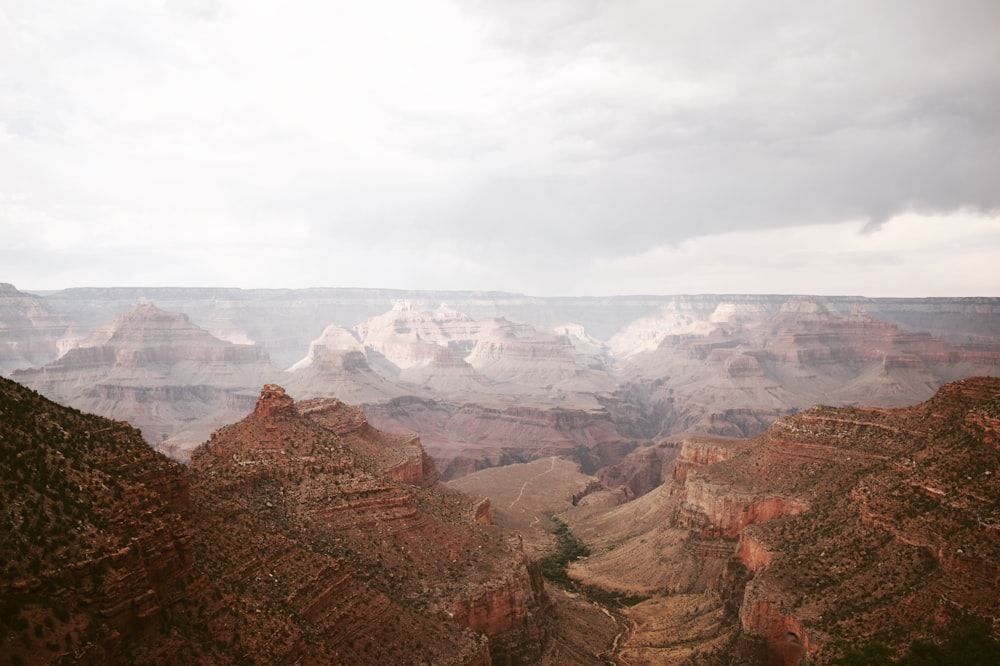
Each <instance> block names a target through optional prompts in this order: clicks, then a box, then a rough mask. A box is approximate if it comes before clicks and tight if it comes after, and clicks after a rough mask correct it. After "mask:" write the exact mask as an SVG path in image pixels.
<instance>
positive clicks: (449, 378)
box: [0, 287, 1000, 488]
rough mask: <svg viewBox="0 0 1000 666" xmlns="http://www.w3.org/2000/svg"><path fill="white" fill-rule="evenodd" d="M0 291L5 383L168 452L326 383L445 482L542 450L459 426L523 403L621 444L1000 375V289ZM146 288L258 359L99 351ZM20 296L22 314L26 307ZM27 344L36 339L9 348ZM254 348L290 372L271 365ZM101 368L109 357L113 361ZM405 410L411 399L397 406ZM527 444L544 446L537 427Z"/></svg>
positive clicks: (316, 392)
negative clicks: (776, 292)
mask: <svg viewBox="0 0 1000 666" xmlns="http://www.w3.org/2000/svg"><path fill="white" fill-rule="evenodd" d="M4 293H6V294H7V295H8V297H9V298H8V300H9V301H10V303H14V304H16V306H17V307H14V306H11V307H14V309H11V310H4V309H2V308H0V343H2V342H3V340H4V338H3V336H4V335H5V333H4V327H6V330H7V331H8V332H9V331H15V330H17V331H22V332H24V331H29V332H31V334H30V335H28V336H27V337H25V335H27V334H25V335H22V334H21V333H18V334H17V335H16V336H14V337H16V338H17V339H16V340H14V338H11V337H10V336H11V335H14V334H13V333H7V334H6V335H8V337H9V338H10V339H9V340H8V342H7V347H6V348H3V347H2V344H0V363H6V364H7V367H8V368H14V367H20V366H24V365H27V364H30V365H34V366H36V368H35V369H32V370H27V369H23V368H22V370H21V373H23V374H19V375H18V379H20V380H21V381H24V382H26V383H29V384H31V385H32V386H36V387H38V388H40V389H41V390H43V391H46V392H47V393H48V394H49V395H52V396H53V397H56V398H58V399H59V400H61V401H63V402H65V403H67V404H73V405H76V406H79V407H82V408H85V409H90V410H95V411H98V412H100V413H103V414H107V415H110V416H113V417H115V418H125V419H128V420H129V421H130V422H133V423H134V424H136V425H138V426H139V427H141V428H142V430H143V432H144V434H145V435H146V437H147V440H148V441H150V442H151V443H152V444H153V445H154V446H157V447H159V448H161V449H162V450H164V451H167V452H168V453H170V455H173V456H175V457H177V458H178V459H182V460H183V459H186V456H187V455H188V454H189V452H190V450H191V449H192V448H193V447H194V446H196V445H197V444H198V443H200V442H201V441H202V440H203V439H204V437H206V436H207V434H208V433H209V432H210V431H211V429H212V428H214V427H217V426H218V425H220V424H222V423H225V422H229V421H232V420H234V419H236V418H239V417H240V416H242V415H243V414H245V413H246V412H248V411H249V410H250V409H251V407H252V401H253V398H254V395H255V391H256V387H257V386H258V385H259V384H260V383H263V382H265V381H279V382H281V383H282V384H283V385H285V386H287V387H288V388H289V389H290V390H291V391H292V392H293V393H294V394H295V395H297V396H301V397H303V398H305V397H324V396H330V395H336V396H338V397H339V398H340V399H342V400H345V401H347V402H349V403H350V404H356V405H362V406H364V407H365V408H366V409H367V410H368V411H369V415H370V416H371V418H372V419H373V420H374V421H375V422H376V424H377V425H379V426H380V427H387V428H392V429H394V430H401V429H402V428H403V427H405V426H406V424H413V425H417V424H419V425H420V426H421V427H420V428H419V429H417V428H413V429H412V431H413V432H419V433H420V434H421V435H422V436H423V437H424V442H425V444H426V445H427V446H428V449H429V450H430V451H431V454H432V455H433V456H435V457H437V459H438V462H439V467H440V468H441V470H442V472H443V473H444V475H445V476H446V477H449V478H451V477H454V476H456V475H457V474H460V473H464V472H467V471H469V470H471V469H476V468H480V467H482V466H484V465H491V464H496V463H497V462H501V461H511V460H515V461H516V460H529V459H532V458H539V457H545V456H547V455H549V453H548V452H547V451H545V450H537V451H534V452H531V451H528V450H527V447H526V446H516V447H509V446H501V447H497V446H495V445H494V442H496V441H500V440H501V439H508V440H509V439H511V438H510V437H508V436H507V435H504V434H503V433H502V432H500V431H499V430H498V431H496V432H491V433H490V434H489V435H488V436H486V437H485V438H483V439H475V438H473V439H469V438H468V437H466V436H465V433H466V432H467V433H469V434H471V435H473V437H478V431H479V430H488V429H491V428H493V427H494V426H502V427H501V430H502V429H507V430H510V431H511V432H510V434H511V435H513V434H514V432H515V431H516V430H517V429H518V427H520V426H516V425H515V424H514V422H515V421H516V420H517V418H519V417H518V416H517V414H526V415H527V416H526V419H527V421H528V423H525V424H523V427H524V428H525V429H527V430H530V429H531V428H532V427H533V426H532V424H531V421H534V420H535V415H534V413H535V412H534V410H542V411H549V412H551V413H552V414H559V413H567V414H568V413H586V414H588V415H591V416H595V415H598V414H600V416H599V417H597V418H600V419H602V420H603V421H604V423H602V424H601V426H600V428H601V430H605V431H608V430H610V431H613V432H614V433H615V435H614V436H613V438H617V439H618V440H619V441H623V442H629V443H630V445H629V446H626V447H617V448H616V451H618V452H627V451H628V450H630V449H631V448H632V446H642V445H652V444H654V443H655V442H660V441H662V440H663V439H665V438H668V437H669V438H674V439H676V438H680V437H684V436H687V435H692V434H703V433H710V434H713V435H723V436H736V437H748V436H754V435H757V434H759V433H761V432H763V431H764V430H765V429H766V428H767V427H768V426H769V425H770V424H771V423H773V422H774V421H775V420H776V419H778V418H780V417H782V416H786V415H788V414H792V413H795V412H796V411H800V410H802V409H806V408H808V407H810V406H811V405H813V404H815V403H819V402H822V403H826V404H835V405H857V404H870V405H878V406H899V405H906V404H914V403H916V402H919V401H920V400H924V399H926V398H928V397H929V396H930V395H931V394H932V393H933V391H934V390H935V389H936V388H937V387H938V386H940V385H941V384H942V383H943V382H946V381H951V380H954V379H957V378H960V377H964V376H969V375H975V374H997V373H998V372H1000V370H998V368H1000V342H998V341H1000V300H998V299H995V298H994V299H991V298H978V299H867V298H861V297H789V296H739V295H731V296H712V295H703V296H649V297H647V296H643V297H615V298H571V299H562V298H552V299H539V298H532V297H527V296H520V295H511V294H501V293H479V292H468V293H466V292H448V293H443V292H415V291H413V292H402V291H386V290H364V289H341V290H338V289H310V290H239V289H166V288H164V289H124V288H123V289H70V290H65V291H61V292H54V293H49V294H45V295H41V296H33V295H29V294H23V293H21V292H16V290H14V289H13V288H12V287H10V288H7V289H6V290H5V292H4ZM141 298H153V299H155V300H156V302H157V303H158V304H159V305H160V306H161V307H163V308H166V309H167V310H171V311H178V312H180V311H183V312H184V313H185V314H187V315H188V316H189V317H190V320H188V321H186V322H185V323H184V325H183V326H179V325H178V324H177V323H176V322H175V323H172V324H166V323H164V329H163V330H164V331H171V330H178V331H179V330H181V329H185V328H192V327H196V328H199V329H200V335H202V336H205V335H208V334H211V336H214V337H212V340H211V342H207V341H205V340H202V341H201V342H198V343H197V345H202V346H203V347H206V348H207V347H212V348H214V347H215V346H217V345H220V344H221V345H229V346H230V347H231V348H232V349H236V350H241V351H244V352H245V351H247V350H257V351H255V352H252V353H253V354H255V355H256V357H255V359H252V360H248V359H233V358H230V359H228V360H226V361H225V363H224V364H223V365H227V366H231V367H227V368H226V369H225V370H223V369H222V368H221V365H220V364H219V363H216V362H212V363H203V362H199V363H190V362H188V363H184V362H182V359H183V358H184V355H185V354H187V353H188V352H189V351H192V339H190V336H189V335H188V333H182V334H180V335H179V336H178V337H176V338H171V337H170V336H167V337H164V338H163V339H162V342H163V343H164V346H161V348H160V349H159V350H158V351H157V352H156V353H157V354H159V355H161V356H164V355H167V354H168V352H167V351H166V345H168V344H170V345H174V347H175V349H174V350H173V351H171V352H169V354H174V356H175V357H176V358H177V361H178V362H177V363H176V364H175V367H174V369H173V370H169V371H168V370H164V369H163V368H162V367H154V366H156V362H155V361H153V360H151V357H150V354H149V353H147V352H148V350H147V351H144V352H143V353H142V354H138V355H136V354H133V356H132V357H131V360H130V359H129V358H125V357H127V356H128V354H127V353H125V352H122V351H112V350H109V349H108V348H109V346H111V347H114V348H116V349H117V348H118V347H120V346H121V345H119V344H118V342H120V343H122V344H123V345H124V348H127V346H128V343H126V342H125V341H124V340H119V341H118V342H115V341H113V340H111V339H110V336H111V330H112V329H111V328H108V327H106V326H105V327H101V325H102V324H104V323H106V322H107V320H108V319H110V318H111V317H112V315H116V314H117V316H119V318H121V317H125V315H123V314H122V313H121V310H123V309H125V308H128V307H131V306H133V304H134V303H135V302H136V300H138V299H141ZM0 300H2V299H0ZM3 302H7V301H3ZM444 303H447V304H448V305H444ZM0 305H2V304H0ZM18 308H20V309H18ZM25 308H27V309H25ZM31 308H34V310H31ZM29 310H30V311H31V312H34V313H35V314H33V315H30V316H28V317H27V319H26V318H25V315H23V313H24V312H28V311H29ZM15 311H16V313H15ZM8 312H9V313H11V314H5V313H8ZM17 313H21V314H17ZM43 315H44V316H43ZM32 317H34V319H32ZM45 317H50V319H46V318H45ZM51 317H55V319H52V318H51ZM28 321H35V322H36V324H37V325H36V324H30V325H29V324H28V323H26V322H28ZM45 322H49V323H45ZM50 324H51V325H50ZM928 332H933V333H934V334H935V335H936V336H937V337H931V335H929V334H928ZM29 338H30V340H29ZM31 340H34V342H31ZM235 343H241V344H235ZM30 345H34V347H32V349H34V351H33V352H32V353H31V354H29V355H27V356H26V355H25V354H23V353H21V351H24V350H26V349H28V348H29V347H30ZM197 345H196V346H197ZM18 349H19V350H21V351H17V350H18ZM67 349H69V351H68V352H67V353H66V354H65V356H62V357H60V358H56V355H57V354H59V353H61V352H66V350H67ZM261 350H264V351H266V352H267V354H268V355H269V356H270V358H272V359H274V362H275V364H276V365H277V367H282V368H290V370H291V371H290V372H288V373H281V372H279V371H278V370H276V369H275V368H272V367H271V366H270V364H269V363H268V362H267V358H266V357H265V356H264V354H263V352H262V351H261ZM196 354H197V352H196ZM123 355H124V357H123ZM112 356H113V357H114V360H113V361H112V360H111V357H112ZM2 358H7V359H8V360H7V361H2ZM43 364H44V365H43ZM37 366H42V368H44V369H42V368H39V367H37ZM113 366H121V367H120V368H118V369H117V370H116V371H115V372H111V371H110V369H109V368H110V367H113ZM161 366H162V364H161ZM102 368H103V369H102ZM139 368H142V369H141V370H140V369H139ZM252 368H256V369H255V370H254V371H253V372H251V373H249V374H251V375H252V376H251V377H248V376H247V374H248V373H247V372H246V371H247V370H248V369H252ZM104 369H108V372H105V370H104ZM0 371H2V370H0ZM430 402H439V403H441V406H440V408H435V409H431V410H429V411H430V413H431V414H433V418H427V417H428V416H429V414H428V413H427V411H426V410H425V407H424V406H425V405H427V404H429V403H430ZM390 403H392V404H390ZM411 407H412V408H413V409H414V410H415V411H414V412H413V413H409V414H407V413H405V411H406V410H407V409H409V408H411ZM458 411H462V418H465V416H467V415H470V414H474V413H478V414H480V415H483V417H484V419H486V420H485V421H484V423H482V424H480V425H479V426H476V425H473V424H467V425H463V426H462V428H460V429H458V428H456V427H455V426H456V422H453V419H454V417H456V416H457V412H458ZM496 411H499V412H501V413H503V414H504V415H505V418H504V419H503V420H502V421H498V420H496V419H493V418H491V416H490V415H492V414H493V413H495V412H496ZM387 412H390V413H391V416H390V417H386V416H385V415H386V413H387ZM442 413H444V415H442ZM601 439H608V436H606V435H601ZM569 440H570V441H573V442H574V443H575V444H576V445H579V448H577V449H575V451H576V453H573V454H572V457H573V459H574V460H577V461H578V462H580V463H581V464H583V465H584V467H585V468H586V469H587V471H594V469H595V468H594V467H593V465H594V464H595V463H597V462H600V463H601V464H608V463H614V462H617V460H614V459H611V458H608V457H607V456H606V455H604V453H599V454H598V455H597V456H592V455H591V452H592V451H593V449H594V445H593V444H592V443H591V442H590V441H589V440H587V439H586V437H584V438H583V441H580V438H578V437H577V436H576V435H574V436H573V437H570V438H569ZM534 441H535V442H537V443H538V444H539V446H540V447H542V448H544V447H546V446H547V443H548V442H549V441H550V438H548V437H540V438H537V439H535V440H534ZM556 446H559V447H562V448H563V449H565V446H563V444H556ZM600 446H603V445H600ZM511 448H516V449H518V450H517V451H513V450H508V449H511ZM650 478H652V477H650ZM636 483H637V484H638V483H639V481H638V480H637V481H636ZM641 485H643V486H644V487H648V485H649V482H642V484H641ZM637 488H638V486H637Z"/></svg>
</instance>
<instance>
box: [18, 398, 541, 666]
mask: <svg viewBox="0 0 1000 666" xmlns="http://www.w3.org/2000/svg"><path fill="white" fill-rule="evenodd" d="M0 415H2V417H3V418H2V419H0V446H3V447H4V448H5V449H6V450H5V451H4V455H3V458H2V462H0V465H2V467H0V471H2V473H3V474H2V483H0V487H2V488H3V490H4V498H3V499H4V502H3V505H2V506H3V510H2V512H0V519H2V520H3V524H4V525H5V526H6V529H7V530H8V534H9V538H5V539H4V540H3V542H2V544H0V548H2V549H3V556H4V562H5V564H4V567H5V568H4V572H5V573H4V576H3V578H2V579H0V610H2V613H0V622H2V623H3V632H0V652H2V653H4V654H5V655H12V658H14V657H13V655H16V660H17V661H19V662H21V663H28V664H31V663H51V662H55V661H58V660H67V659H68V660H72V661H79V662H84V663H106V662H109V661H115V660H118V661H122V662H126V663H128V662H144V663H166V662H170V661H174V662H176V661H182V662H187V663H235V662H240V661H243V660H248V659H252V660H255V661H263V662H267V663H296V662H301V663H320V662H323V663H358V664H365V663H371V664H384V663H425V662H430V663H441V664H482V665H486V664H490V663H530V662H533V661H536V660H538V659H539V658H540V655H541V654H542V652H543V651H544V649H545V646H546V644H547V642H548V640H549V639H548V636H549V632H550V630H549V628H548V625H547V624H546V623H545V621H544V618H545V616H546V613H547V608H548V606H547V604H548V600H547V597H546V595H545V592H544V589H543V587H542V583H541V578H540V575H539V573H538V570H537V568H536V567H535V566H534V565H533V564H531V562H529V561H528V559H527V557H526V556H525V554H524V553H523V551H522V549H521V547H520V541H519V539H518V538H517V537H516V536H514V535H512V534H511V533H509V532H505V531H504V530H502V529H500V528H498V527H495V526H493V525H489V524H485V523H484V521H483V516H484V513H483V510H482V506H483V502H482V501H481V500H480V499H477V498H472V497H469V496H466V495H463V494H461V493H458V492H456V491H452V490H449V489H446V488H444V487H442V486H440V485H439V484H437V483H436V481H435V472H434V467H433V464H431V463H430V461H429V460H428V459H427V458H426V456H424V455H423V452H422V450H421V447H420V444H419V442H418V441H415V440H413V439H410V438H400V437H395V436H391V435H385V434H382V433H379V432H378V431H376V430H374V429H373V428H371V427H370V426H369V425H368V424H367V422H366V420H365V419H364V416H363V414H362V413H361V412H360V410H358V409H356V408H352V407H348V406H346V405H344V404H343V403H340V402H338V401H335V400H313V401H306V402H304V403H302V404H297V403H295V402H294V401H293V400H292V399H291V398H290V397H289V396H288V395H287V394H286V393H285V392H284V390H283V389H281V388H280V387H278V386H275V385H267V386H265V387H264V389H263V390H262V391H261V393H260V396H259V398H258V399H257V402H256V405H255V408H254V411H253V413H251V414H250V415H249V416H248V417H247V418H245V419H244V420H243V421H241V422H239V423H237V424H234V425H231V426H227V427H226V428H223V429H221V430H219V431H218V432H216V433H215V434H214V435H213V436H212V438H211V439H210V440H209V441H208V442H206V443H205V444H204V445H203V446H202V447H200V448H199V449H198V450H196V452H195V453H194V455H193V456H192V463H191V468H190V470H186V469H184V468H182V467H181V466H179V465H177V464H176V463H173V462H170V461H169V460H167V459H165V458H164V457H163V456H161V455H160V454H157V453H155V452H153V451H152V450H151V449H149V448H148V447H147V446H146V445H145V444H144V443H143V442H142V440H141V438H140V437H139V434H138V433H137V432H136V431H135V430H134V429H132V428H130V427H128V426H127V425H125V424H122V423H118V422H111V421H107V420H105V419H103V418H100V417H96V416H88V415H84V414H81V413H79V412H76V411H72V410H66V409H64V408H62V407H59V406H57V405H55V404H53V403H51V402H49V401H47V400H45V399H43V398H41V397H40V396H38V395H37V394H35V393H33V392H31V391H28V390H26V389H23V388H21V387H19V386H17V385H15V384H13V383H12V382H9V381H7V380H2V383H0ZM477 518H478V520H477Z"/></svg>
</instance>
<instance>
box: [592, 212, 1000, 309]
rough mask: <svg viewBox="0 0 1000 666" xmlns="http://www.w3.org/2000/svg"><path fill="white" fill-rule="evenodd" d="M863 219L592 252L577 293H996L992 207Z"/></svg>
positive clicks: (996, 226)
mask: <svg viewBox="0 0 1000 666" xmlns="http://www.w3.org/2000/svg"><path fill="white" fill-rule="evenodd" d="M863 227H864V222H860V221H853V222H843V223H839V224H826V225H808V226H795V227H785V228H781V229H771V230H766V231H745V232H729V233H723V234H712V235H707V236H700V237H697V238H692V239H688V240H686V241H683V242H682V243H679V244H676V245H661V246H657V247H654V248H651V249H649V250H647V251H646V252H643V253H640V254H637V255H633V256H629V257H617V258H615V259H610V260H597V261H595V262H594V264H593V270H592V275H593V277H592V278H591V279H589V280H588V281H587V284H586V285H585V286H583V287H582V288H581V289H580V293H640V292H647V291H650V290H651V291H652V292H654V293H743V292H746V293H794V294H852V295H861V296H872V297H875V296H954V295H980V296H989V295H995V294H997V293H1000V272H998V271H997V270H996V268H995V266H996V260H997V257H998V256H1000V213H995V214H992V215H984V214H981V213H977V212H973V211H968V210H963V211H957V212H955V213H953V214H947V215H926V214H917V213H906V214H903V215H899V216H896V217H893V218H892V219H891V220H889V221H888V222H887V223H886V224H885V225H883V226H882V228H881V229H879V230H878V231H875V232H874V233H869V234H865V233H862V229H863ZM609 284H614V285H615V288H616V291H614V292H609V291H608V290H607V289H606V285H609ZM651 288H652V289H651Z"/></svg>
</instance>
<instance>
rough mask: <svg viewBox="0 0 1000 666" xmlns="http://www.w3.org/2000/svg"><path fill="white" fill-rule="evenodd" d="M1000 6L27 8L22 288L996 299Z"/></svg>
mask: <svg viewBox="0 0 1000 666" xmlns="http://www.w3.org/2000/svg"><path fill="white" fill-rule="evenodd" d="M998 34H1000V3H998V2H996V1H995V0H941V1H938V0H934V1H927V0H925V1H920V0H883V1H880V2H862V1H851V0H845V1H842V2H823V3H818V2H801V1H799V0H795V1H791V0H790V1H786V2H766V1H765V2H749V1H740V0H727V1H719V0H701V1H697V2H694V1H692V2H669V1H665V0H463V1H453V0H421V1H420V2H414V1H413V0H366V1H365V2H350V3H347V2H340V1H338V0H326V1H301V0H282V1H281V2H276V1H273V0H165V1H163V0H157V1H154V0H46V1H45V2H39V1H38V0H0V282H10V283H13V284H14V285H16V286H17V287H18V288H21V289H24V290H43V289H58V288H64V287H73V286H219V287H221V286H227V287H244V288H259V287H272V288H295V287H316V286H325V287H380V288H399V289H457V290H500V291H510V292H520V293H525V294H530V295H536V296H555V295H565V296H573V295H602V296H603V295H615V294H679V293H803V294H853V295H865V296H1000V39H998V38H997V35H998Z"/></svg>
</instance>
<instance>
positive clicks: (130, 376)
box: [14, 302, 276, 457]
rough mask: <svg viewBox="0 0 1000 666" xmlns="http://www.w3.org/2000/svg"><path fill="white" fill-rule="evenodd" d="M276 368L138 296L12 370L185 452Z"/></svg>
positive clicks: (255, 351)
mask: <svg viewBox="0 0 1000 666" xmlns="http://www.w3.org/2000/svg"><path fill="white" fill-rule="evenodd" d="M275 374H276V373H275V371H274V370H273V368H272V367H271V365H270V363H269V360H268V357H267V354H266V353H265V352H264V351H263V350H262V349H261V348H260V347H258V346H255V345H236V344H233V343H230V342H225V341H223V340H219V339H218V338H215V337H213V336H211V335H210V334H209V333H207V332H206V331H204V330H202V329H200V328H198V327H197V326H195V325H194V324H192V323H191V322H190V321H189V320H188V318H187V317H186V316H185V315H183V314H179V313H171V312H165V311H163V310H160V309H159V308H157V307H156V306H155V305H153V304H152V303H149V302H140V303H139V304H138V305H136V306H135V307H134V308H133V309H131V310H129V311H128V312H125V313H121V314H119V315H117V316H116V317H115V318H114V320H113V321H112V322H111V323H110V324H108V325H106V326H104V327H102V328H99V329H97V330H95V331H93V332H92V333H91V334H90V335H88V336H87V337H86V338H85V339H84V340H82V341H80V342H79V343H78V345H77V346H75V347H72V348H70V349H68V350H67V351H66V352H65V353H64V354H63V355H62V356H60V357H59V358H58V359H56V360H55V361H52V362H51V363H49V364H47V365H45V366H43V367H41V368H37V369H30V370H19V371H17V372H15V373H14V377H15V378H16V379H17V380H18V381H20V382H23V383H24V384H27V385H28V386H31V387H32V388H35V389H37V390H38V391H40V392H42V393H43V394H45V395H46V396H48V397H50V398H52V399H54V400H57V401H59V402H61V403H63V404H65V405H70V406H73V407H76V408H77V409H83V410H87V411H92V412H94V413H97V414H101V415H103V416H107V417H108V418H115V419H121V420H127V421H128V422H129V423H131V424H132V425H134V426H136V427H137V428H139V429H141V430H142V432H143V434H144V435H145V437H146V439H147V441H148V442H149V443H150V444H151V445H153V446H155V447H158V448H163V449H164V450H166V451H168V452H173V453H175V454H177V455H178V457H185V454H186V452H187V451H189V450H190V449H191V448H193V447H194V446H195V445H196V444H197V443H198V442H200V441H203V440H204V439H205V438H206V437H207V436H208V433H209V432H211V431H212V429H214V428H217V427H219V426H220V425H222V424H224V423H226V422H228V421H232V420H235V419H237V418H240V417H242V416H243V415H245V414H246V413H247V412H248V411H249V410H250V408H251V407H252V406H253V396H254V394H255V392H256V388H257V387H259V386H260V384H261V383H262V381H263V380H264V379H267V378H269V377H271V376H273V375H275Z"/></svg>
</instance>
